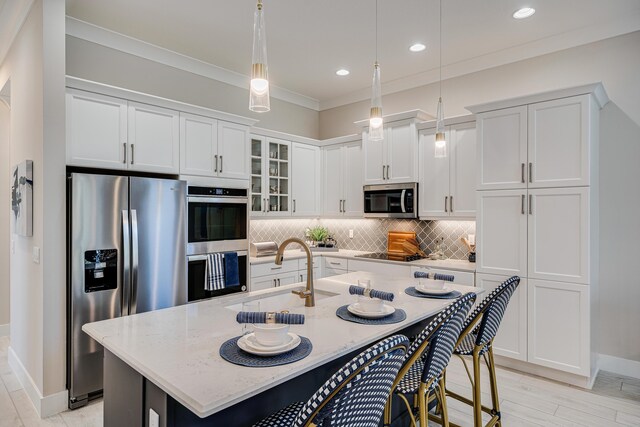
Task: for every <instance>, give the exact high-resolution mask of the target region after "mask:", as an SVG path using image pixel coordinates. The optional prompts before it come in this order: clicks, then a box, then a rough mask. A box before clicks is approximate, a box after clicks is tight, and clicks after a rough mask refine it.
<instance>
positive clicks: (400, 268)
mask: <svg viewBox="0 0 640 427" xmlns="http://www.w3.org/2000/svg"><path fill="white" fill-rule="evenodd" d="M353 271H367V272H369V273H376V274H383V275H386V276H397V277H406V278H409V277H410V274H411V267H409V266H408V265H407V266H404V265H395V264H389V263H386V262H376V261H361V260H353V259H352V260H349V272H353Z"/></svg>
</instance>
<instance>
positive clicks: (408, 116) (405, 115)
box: [353, 110, 435, 128]
mask: <svg viewBox="0 0 640 427" xmlns="http://www.w3.org/2000/svg"><path fill="white" fill-rule="evenodd" d="M383 119H384V122H385V123H393V122H397V121H399V120H416V121H418V122H424V121H425V120H432V119H435V117H434V116H432V115H431V114H429V113H427V112H426V111H422V110H409V111H402V112H400V113H394V114H389V115H386V116H383ZM353 123H354V124H355V125H356V126H359V127H363V128H365V127H368V126H369V119H362V120H358V121H356V122H353Z"/></svg>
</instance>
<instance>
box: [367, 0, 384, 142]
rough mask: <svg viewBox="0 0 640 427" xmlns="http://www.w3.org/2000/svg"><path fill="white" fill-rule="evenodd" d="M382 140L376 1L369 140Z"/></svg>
mask: <svg viewBox="0 0 640 427" xmlns="http://www.w3.org/2000/svg"><path fill="white" fill-rule="evenodd" d="M383 139H384V128H383V119H382V87H381V83H380V64H379V63H378V0H376V62H375V63H374V64H373V84H372V90H371V110H370V112H369V140H370V141H381V140H383Z"/></svg>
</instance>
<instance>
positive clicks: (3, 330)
mask: <svg viewBox="0 0 640 427" xmlns="http://www.w3.org/2000/svg"><path fill="white" fill-rule="evenodd" d="M8 336H9V324H8V323H7V324H6V325H0V337H8Z"/></svg>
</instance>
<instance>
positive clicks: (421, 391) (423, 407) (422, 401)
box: [418, 382, 431, 427]
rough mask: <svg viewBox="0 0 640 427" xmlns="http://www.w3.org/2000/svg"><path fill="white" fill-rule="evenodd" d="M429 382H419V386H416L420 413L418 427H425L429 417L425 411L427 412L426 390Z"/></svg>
mask: <svg viewBox="0 0 640 427" xmlns="http://www.w3.org/2000/svg"><path fill="white" fill-rule="evenodd" d="M430 384H431V382H430V383H429V384H425V383H423V382H421V383H420V387H419V388H418V396H419V400H418V411H419V412H418V413H419V414H420V418H419V422H420V427H426V426H428V425H429V417H428V416H427V413H428V412H429V409H428V408H429V393H428V392H427V391H426V390H428V387H429V385H430Z"/></svg>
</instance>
